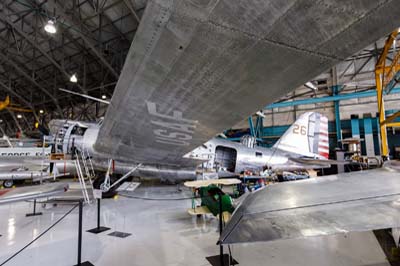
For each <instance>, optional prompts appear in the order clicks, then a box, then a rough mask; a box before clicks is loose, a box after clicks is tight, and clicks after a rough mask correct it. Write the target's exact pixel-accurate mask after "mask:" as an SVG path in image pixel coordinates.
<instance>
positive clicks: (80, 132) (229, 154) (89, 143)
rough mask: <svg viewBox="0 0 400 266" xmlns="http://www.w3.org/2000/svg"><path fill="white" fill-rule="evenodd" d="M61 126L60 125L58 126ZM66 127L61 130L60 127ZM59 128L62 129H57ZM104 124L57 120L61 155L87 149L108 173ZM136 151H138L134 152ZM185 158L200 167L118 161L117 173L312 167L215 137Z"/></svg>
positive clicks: (181, 174) (179, 176)
mask: <svg viewBox="0 0 400 266" xmlns="http://www.w3.org/2000/svg"><path fill="white" fill-rule="evenodd" d="M55 125H57V126H55ZM61 126H62V127H63V129H62V131H60V127H61ZM55 128H58V130H54V129H55ZM99 129H100V125H99V124H95V123H83V122H78V121H75V122H74V121H69V122H68V123H67V124H66V122H65V121H58V123H57V121H56V123H53V130H52V131H53V132H55V134H54V137H55V139H56V147H58V152H63V153H71V152H72V147H75V148H76V149H78V150H84V151H85V152H86V153H87V154H90V156H91V158H92V162H93V165H94V168H95V169H97V170H101V171H105V170H107V168H108V165H109V164H108V160H109V159H112V158H111V157H110V155H109V154H104V153H99V152H97V151H96V150H95V149H94V144H95V142H96V139H97V136H98V133H99ZM60 132H61V133H60ZM133 152H134V151H133ZM184 157H187V158H188V159H197V160H198V161H199V163H198V166H197V168H196V167H193V168H191V169H182V168H178V167H171V166H166V165H161V164H159V165H149V164H146V162H129V161H125V162H124V161H116V162H115V163H114V165H113V167H114V172H116V173H120V174H124V173H126V172H128V171H129V170H130V169H132V167H134V166H135V165H136V164H137V163H142V166H141V167H140V168H139V169H138V170H136V171H135V172H134V173H133V175H136V176H140V177H148V178H160V179H169V180H185V179H195V178H196V176H197V174H198V173H199V170H200V169H201V171H203V172H204V171H208V172H210V171H214V172H215V171H224V172H225V173H226V172H229V173H232V174H239V173H242V172H244V171H246V170H250V171H258V172H259V171H263V170H265V169H266V168H270V169H274V170H295V169H311V168H315V167H313V166H312V165H307V166H305V165H301V164H298V163H295V162H292V161H290V159H289V158H296V157H300V155H298V154H296V153H289V152H285V151H282V150H279V149H276V148H264V147H257V146H256V147H247V146H245V145H243V144H241V143H237V142H232V141H229V140H225V139H222V138H213V139H211V140H209V141H208V142H206V143H204V144H203V145H202V146H200V147H198V148H196V149H195V150H193V151H191V152H189V153H188V154H186V155H185V156H184Z"/></svg>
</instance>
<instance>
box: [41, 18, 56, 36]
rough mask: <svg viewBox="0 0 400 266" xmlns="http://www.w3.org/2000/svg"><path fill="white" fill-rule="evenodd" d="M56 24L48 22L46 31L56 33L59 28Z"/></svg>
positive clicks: (51, 21)
mask: <svg viewBox="0 0 400 266" xmlns="http://www.w3.org/2000/svg"><path fill="white" fill-rule="evenodd" d="M54 24H55V22H54V21H53V20H51V19H50V20H49V21H47V24H46V25H45V26H44V30H45V31H46V32H48V33H50V34H54V33H56V32H57V28H56V26H55V25H54Z"/></svg>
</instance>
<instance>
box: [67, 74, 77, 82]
mask: <svg viewBox="0 0 400 266" xmlns="http://www.w3.org/2000/svg"><path fill="white" fill-rule="evenodd" d="M69 81H71V82H73V83H77V82H78V78H77V77H76V74H73V75H72V76H71V77H70V78H69Z"/></svg>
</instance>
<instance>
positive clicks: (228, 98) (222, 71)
mask: <svg viewBox="0 0 400 266" xmlns="http://www.w3.org/2000/svg"><path fill="white" fill-rule="evenodd" d="M399 19H400V5H399V4H398V1H394V0H393V1H390V0H373V1H372V0H368V1H360V0H340V1H337V0H321V1H315V0H297V1H295V0H279V1H278V0H265V1H259V0H257V1H256V0H150V1H149V2H148V4H147V7H146V10H145V12H144V15H143V17H142V20H141V22H140V26H139V29H138V31H137V33H136V35H135V39H134V41H133V43H132V45H131V48H130V51H129V54H128V56H127V58H126V61H125V65H124V68H123V71H122V73H121V75H120V78H119V81H118V84H117V86H116V89H115V92H114V95H113V97H112V100H111V104H110V106H109V109H108V111H107V114H106V117H105V120H104V123H103V125H102V127H101V129H100V133H99V137H98V139H97V141H96V144H95V148H96V150H97V151H99V152H103V153H106V154H108V155H110V157H112V158H114V159H119V160H130V161H133V162H140V163H149V164H164V165H175V166H185V165H187V164H186V161H185V160H184V159H183V158H182V156H183V155H184V154H186V153H187V152H189V151H191V150H193V149H194V148H196V147H198V146H200V145H201V144H203V143H204V142H206V141H207V140H209V139H210V138H212V137H213V136H215V135H216V134H218V133H219V132H222V131H223V130H225V129H227V128H230V127H232V126H234V125H235V124H236V123H238V122H240V121H242V120H243V119H244V118H246V117H248V116H249V115H250V114H252V113H254V112H255V111H257V110H260V109H261V108H263V107H264V106H265V105H267V104H269V103H272V102H273V101H275V100H276V99H278V98H279V97H281V96H282V95H284V94H286V93H287V92H289V91H291V90H293V89H294V88H296V87H298V86H300V85H301V84H303V83H305V82H307V81H308V80H310V79H312V78H313V77H315V76H317V75H318V74H320V73H322V72H323V71H325V70H326V69H328V68H329V67H331V66H332V65H334V64H336V63H337V62H339V61H341V60H344V59H345V58H347V57H348V56H350V55H352V54H354V53H355V52H357V51H359V50H361V49H362V48H364V47H365V46H367V45H369V44H370V43H372V42H374V41H375V40H377V39H378V38H380V37H382V36H383V35H385V34H387V33H389V32H390V31H392V30H393V29H394V28H395V27H398V26H399V25H398V21H399Z"/></svg>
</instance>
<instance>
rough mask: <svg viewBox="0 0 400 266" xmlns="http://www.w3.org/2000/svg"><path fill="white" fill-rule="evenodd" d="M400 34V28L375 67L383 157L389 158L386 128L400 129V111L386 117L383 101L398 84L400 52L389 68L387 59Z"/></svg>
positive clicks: (395, 52) (384, 48) (395, 53)
mask: <svg viewBox="0 0 400 266" xmlns="http://www.w3.org/2000/svg"><path fill="white" fill-rule="evenodd" d="M399 33H400V28H398V29H396V30H394V31H393V32H392V33H391V34H390V35H389V37H388V38H387V40H386V43H385V46H384V47H383V51H382V54H381V55H380V57H379V59H378V62H377V63H376V65H375V82H376V92H377V100H378V112H379V125H380V131H381V145H382V153H381V154H382V156H385V157H388V156H389V148H388V141H387V132H386V127H400V122H394V120H395V119H396V118H397V117H399V116H400V111H398V112H396V113H394V114H392V115H390V116H388V117H386V116H385V103H384V100H383V94H384V91H385V92H386V93H390V90H391V87H392V86H391V84H395V83H397V75H399V73H400V72H399V71H400V51H394V56H393V59H392V62H391V64H390V65H389V66H386V59H387V56H388V54H389V51H390V48H391V47H392V45H393V44H394V43H395V41H396V38H397V35H398V34H399Z"/></svg>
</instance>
